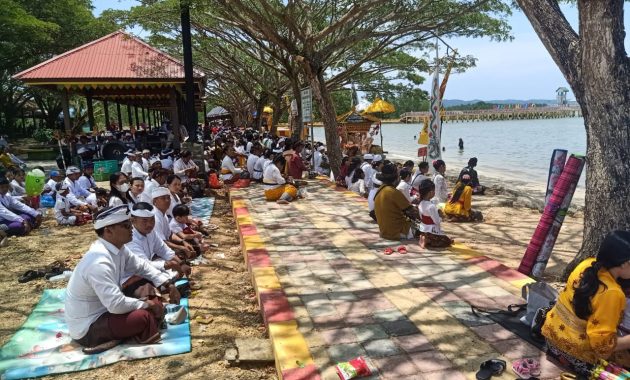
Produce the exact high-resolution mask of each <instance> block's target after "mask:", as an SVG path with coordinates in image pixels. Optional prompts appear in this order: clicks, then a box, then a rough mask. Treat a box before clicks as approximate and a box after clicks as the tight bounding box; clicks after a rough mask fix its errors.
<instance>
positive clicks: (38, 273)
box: [18, 269, 46, 284]
mask: <svg viewBox="0 0 630 380" xmlns="http://www.w3.org/2000/svg"><path fill="white" fill-rule="evenodd" d="M45 275H46V271H45V270H43V269H36V270H32V269H31V270H27V271H26V272H24V274H23V275H21V276H20V277H18V282H19V283H20V284H24V283H26V282H29V281H33V280H35V279H37V278H42V277H44V276H45Z"/></svg>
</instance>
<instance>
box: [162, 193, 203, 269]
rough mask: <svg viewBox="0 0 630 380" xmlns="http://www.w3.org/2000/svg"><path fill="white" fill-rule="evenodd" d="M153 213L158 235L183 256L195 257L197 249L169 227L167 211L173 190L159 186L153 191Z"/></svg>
mask: <svg viewBox="0 0 630 380" xmlns="http://www.w3.org/2000/svg"><path fill="white" fill-rule="evenodd" d="M151 197H152V198H153V206H155V207H154V208H153V215H155V233H156V235H157V237H159V238H160V239H161V240H163V241H164V243H165V244H166V245H167V246H168V247H169V248H171V249H172V250H173V251H175V252H176V253H178V254H179V255H180V256H182V257H193V256H194V254H195V250H194V249H193V247H192V246H191V245H190V244H188V243H187V242H186V241H184V239H182V238H180V237H178V236H177V235H174V234H173V233H172V232H171V228H170V227H169V220H168V218H167V217H166V212H167V211H168V209H169V208H170V207H171V192H170V190H169V189H167V188H166V187H157V188H155V189H153V192H152V193H151Z"/></svg>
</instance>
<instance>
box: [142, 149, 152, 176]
mask: <svg viewBox="0 0 630 380" xmlns="http://www.w3.org/2000/svg"><path fill="white" fill-rule="evenodd" d="M150 158H151V151H150V150H148V149H144V150H143V151H142V169H143V170H144V171H145V172H148V171H149V166H150V165H151V163H150Z"/></svg>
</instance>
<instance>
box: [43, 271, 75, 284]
mask: <svg viewBox="0 0 630 380" xmlns="http://www.w3.org/2000/svg"><path fill="white" fill-rule="evenodd" d="M70 276H72V271H71V270H65V271H63V273H62V274H58V275H56V276H53V277H51V278H49V279H48V281H51V282H56V281H62V280H69V279H70Z"/></svg>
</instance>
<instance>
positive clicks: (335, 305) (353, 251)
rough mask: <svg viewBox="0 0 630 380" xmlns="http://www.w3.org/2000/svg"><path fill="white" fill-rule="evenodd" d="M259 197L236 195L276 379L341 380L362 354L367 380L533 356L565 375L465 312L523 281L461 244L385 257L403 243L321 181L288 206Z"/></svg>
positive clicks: (454, 372) (470, 368) (254, 191)
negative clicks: (339, 368)
mask: <svg viewBox="0 0 630 380" xmlns="http://www.w3.org/2000/svg"><path fill="white" fill-rule="evenodd" d="M262 193H263V191H262V189H261V188H260V187H258V186H253V187H250V188H248V189H238V190H237V189H234V190H232V191H231V196H232V202H233V207H234V213H235V215H236V217H237V224H238V226H239V231H240V233H241V237H242V242H243V250H244V252H245V257H246V260H247V263H248V266H249V269H250V271H251V273H252V277H253V278H252V280H253V282H254V284H255V286H256V289H257V294H258V297H259V301H260V306H261V311H262V313H263V316H264V318H265V323H266V324H267V325H268V329H269V335H270V338H271V339H272V343H273V346H274V351H275V355H276V365H277V368H278V372H279V374H280V376H281V378H284V379H318V378H321V379H338V377H337V375H336V374H335V372H334V365H335V364H336V363H337V362H339V361H346V360H349V359H353V358H355V357H357V356H364V357H366V358H367V359H368V362H369V364H370V367H371V368H372V369H373V372H374V376H372V377H371V378H372V379H378V378H380V379H397V380H400V379H430V380H435V379H448V380H457V379H474V378H475V372H476V371H477V370H478V368H479V364H480V363H481V362H483V361H484V360H487V359H490V358H499V357H502V358H504V359H505V360H506V361H508V363H509V362H510V361H511V360H514V359H517V358H523V357H538V358H539V360H541V362H542V372H543V373H542V376H541V378H542V379H551V378H556V377H558V375H559V373H560V371H559V370H558V369H557V368H556V367H555V366H554V365H553V364H552V363H550V362H548V361H546V359H545V357H544V354H541V352H540V351H538V349H537V348H536V347H534V346H532V345H530V344H529V343H527V342H525V341H523V340H521V339H520V338H518V337H517V336H516V335H514V334H512V333H511V332H509V331H507V330H505V329H504V328H502V327H501V326H500V325H498V324H495V323H494V322H493V321H492V320H490V319H488V318H485V317H476V316H475V315H473V314H472V313H471V311H470V306H469V304H471V303H472V304H476V305H479V306H488V307H506V306H507V305H508V304H511V303H522V300H521V299H520V297H518V295H519V294H520V287H521V286H522V285H523V284H524V283H527V282H530V281H531V280H529V279H528V278H527V277H525V276H523V275H522V274H520V273H518V272H516V271H514V270H512V269H509V268H507V267H505V266H503V265H501V264H500V263H498V262H496V261H494V260H491V259H489V258H487V257H485V256H481V255H480V254H478V253H476V252H473V251H470V250H468V249H466V248H465V247H463V246H455V247H454V248H453V249H451V250H449V251H429V250H424V251H421V250H420V249H419V247H418V246H417V245H416V244H409V245H407V249H408V251H409V253H408V254H407V255H401V254H398V253H395V254H393V255H391V256H385V255H384V254H383V253H382V252H383V249H384V248H385V247H394V248H395V247H396V246H397V244H395V242H387V241H384V240H382V239H380V238H379V236H378V226H377V225H376V224H374V223H372V221H371V219H370V218H369V216H368V215H367V203H366V202H365V201H364V200H363V199H361V198H359V197H357V196H355V195H354V194H352V193H349V192H345V191H338V190H335V189H334V188H333V187H332V186H330V184H329V183H328V182H325V181H319V180H315V181H311V183H310V184H309V186H308V198H307V199H302V200H299V201H298V202H295V203H292V204H290V205H287V206H282V205H277V204H275V203H272V202H266V201H265V200H264V197H263V196H262ZM519 254H520V253H519ZM508 366H509V365H508ZM514 378H515V376H514V375H513V374H512V372H511V370H509V369H508V370H507V371H506V373H505V374H504V375H503V376H501V377H493V379H514Z"/></svg>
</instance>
